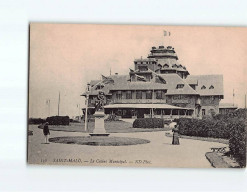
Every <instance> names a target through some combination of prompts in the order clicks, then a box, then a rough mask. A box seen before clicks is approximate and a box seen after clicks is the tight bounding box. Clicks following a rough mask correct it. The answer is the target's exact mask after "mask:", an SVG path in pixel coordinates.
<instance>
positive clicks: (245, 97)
mask: <svg viewBox="0 0 247 195" xmlns="http://www.w3.org/2000/svg"><path fill="white" fill-rule="evenodd" d="M244 108H245V109H246V94H245V96H244Z"/></svg>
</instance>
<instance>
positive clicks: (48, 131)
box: [43, 122, 50, 144]
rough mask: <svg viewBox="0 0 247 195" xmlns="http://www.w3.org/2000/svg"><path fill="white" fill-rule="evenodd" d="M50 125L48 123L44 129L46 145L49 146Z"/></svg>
mask: <svg viewBox="0 0 247 195" xmlns="http://www.w3.org/2000/svg"><path fill="white" fill-rule="evenodd" d="M48 125H49V123H48V122H46V123H45V125H44V128H43V133H44V136H45V143H46V144H48V135H50V130H49V127H48Z"/></svg>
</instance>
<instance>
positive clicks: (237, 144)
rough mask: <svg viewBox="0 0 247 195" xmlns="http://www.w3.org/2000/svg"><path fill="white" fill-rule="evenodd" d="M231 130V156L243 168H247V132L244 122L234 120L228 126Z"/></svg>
mask: <svg viewBox="0 0 247 195" xmlns="http://www.w3.org/2000/svg"><path fill="white" fill-rule="evenodd" d="M228 128H229V130H230V139H229V148H230V154H231V155H232V156H233V157H234V158H235V159H236V160H237V161H238V163H239V164H240V166H241V167H245V166H246V130H245V124H244V120H243V119H241V120H238V121H237V120H232V121H231V122H230V124H229V125H228Z"/></svg>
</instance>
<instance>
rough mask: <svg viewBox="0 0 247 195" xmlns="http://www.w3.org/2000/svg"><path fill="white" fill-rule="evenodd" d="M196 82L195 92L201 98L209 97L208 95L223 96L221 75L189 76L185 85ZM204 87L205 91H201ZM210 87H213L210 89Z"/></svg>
mask: <svg viewBox="0 0 247 195" xmlns="http://www.w3.org/2000/svg"><path fill="white" fill-rule="evenodd" d="M195 80H197V81H198V85H197V86H196V91H197V92H198V93H199V94H200V95H201V96H209V95H222V96H223V95H224V91H223V75H189V76H188V77H187V78H186V82H187V83H191V82H192V81H195ZM203 86H205V89H203V88H204V87H203ZM210 86H213V87H211V89H209V88H210Z"/></svg>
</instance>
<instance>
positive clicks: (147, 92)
mask: <svg viewBox="0 0 247 195" xmlns="http://www.w3.org/2000/svg"><path fill="white" fill-rule="evenodd" d="M152 95H153V93H152V91H146V99H152V98H153V97H152Z"/></svg>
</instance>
